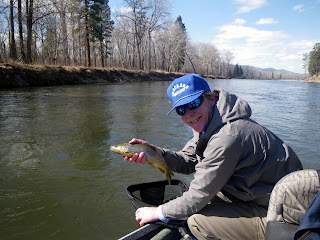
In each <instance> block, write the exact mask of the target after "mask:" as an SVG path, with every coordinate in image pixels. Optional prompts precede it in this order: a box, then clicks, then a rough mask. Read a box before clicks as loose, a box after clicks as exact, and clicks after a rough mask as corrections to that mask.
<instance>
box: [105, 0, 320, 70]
mask: <svg viewBox="0 0 320 240" xmlns="http://www.w3.org/2000/svg"><path fill="white" fill-rule="evenodd" d="M169 2H171V6H172V8H171V16H172V19H173V20H175V19H176V18H177V17H178V16H179V15H180V16H181V17H182V22H183V23H184V24H185V26H186V29H187V33H188V36H189V39H190V40H191V41H192V42H194V43H211V44H213V45H214V46H216V47H217V48H218V49H219V50H221V51H223V50H224V49H227V50H230V51H231V52H232V53H233V54H234V59H233V63H234V64H236V63H239V64H240V65H251V66H255V67H261V68H267V67H272V68H276V69H286V70H289V71H293V72H296V73H304V69H303V67H302V64H303V62H302V57H303V53H307V52H310V51H311V50H312V48H313V46H314V45H315V44H316V43H320V0H305V1H301V0H300V1H299V0H171V1H170V0H169ZM109 6H110V7H111V9H112V10H116V9H119V8H121V7H124V6H125V5H124V3H123V1H122V0H109Z"/></svg>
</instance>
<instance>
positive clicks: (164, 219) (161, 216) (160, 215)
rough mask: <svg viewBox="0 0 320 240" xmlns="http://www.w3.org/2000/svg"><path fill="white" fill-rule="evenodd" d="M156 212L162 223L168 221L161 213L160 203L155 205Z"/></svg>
mask: <svg viewBox="0 0 320 240" xmlns="http://www.w3.org/2000/svg"><path fill="white" fill-rule="evenodd" d="M157 214H158V218H159V220H160V221H162V222H164V223H168V222H169V220H168V219H166V218H165V217H164V216H163V214H162V205H160V206H158V207H157Z"/></svg>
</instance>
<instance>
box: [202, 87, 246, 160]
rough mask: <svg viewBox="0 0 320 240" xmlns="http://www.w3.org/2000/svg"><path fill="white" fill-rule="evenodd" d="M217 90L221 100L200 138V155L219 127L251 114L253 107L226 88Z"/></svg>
mask: <svg viewBox="0 0 320 240" xmlns="http://www.w3.org/2000/svg"><path fill="white" fill-rule="evenodd" d="M217 92H219V100H218V101H217V103H216V104H215V106H214V113H213V117H212V120H211V122H210V123H209V126H208V128H207V130H206V132H205V134H203V135H201V137H200V138H199V142H198V145H197V148H196V154H197V155H198V156H200V157H202V156H203V151H204V150H205V148H206V146H207V144H208V141H209V139H210V137H211V136H212V134H213V133H214V132H215V131H216V130H217V129H218V128H220V127H221V126H222V125H224V124H225V123H227V122H230V121H234V120H237V119H242V118H249V117H250V116H251V108H250V106H249V104H248V103H247V102H246V101H244V100H242V99H241V98H239V97H237V96H236V95H233V94H230V93H228V92H226V91H224V90H217Z"/></svg>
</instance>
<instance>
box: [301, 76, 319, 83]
mask: <svg viewBox="0 0 320 240" xmlns="http://www.w3.org/2000/svg"><path fill="white" fill-rule="evenodd" d="M303 82H318V83H320V75H319V76H318V77H316V76H313V77H308V78H307V79H306V80H303Z"/></svg>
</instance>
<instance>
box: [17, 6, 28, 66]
mask: <svg viewBox="0 0 320 240" xmlns="http://www.w3.org/2000/svg"><path fill="white" fill-rule="evenodd" d="M18 26H19V47H20V54H21V60H22V62H25V61H26V53H25V51H24V40H23V28H22V10H21V0H18Z"/></svg>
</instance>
